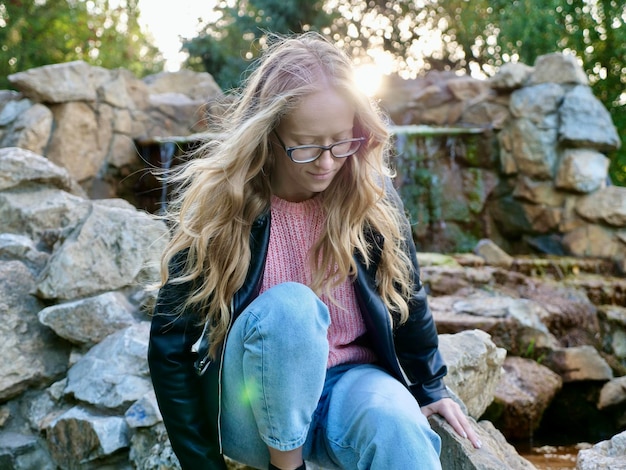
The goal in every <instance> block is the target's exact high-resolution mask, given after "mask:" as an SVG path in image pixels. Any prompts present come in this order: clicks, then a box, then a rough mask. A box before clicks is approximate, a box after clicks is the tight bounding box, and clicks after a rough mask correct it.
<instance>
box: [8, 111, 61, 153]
mask: <svg viewBox="0 0 626 470" xmlns="http://www.w3.org/2000/svg"><path fill="white" fill-rule="evenodd" d="M23 102H28V103H29V107H28V108H27V109H25V110H24V111H23V112H22V113H20V114H19V115H18V116H17V117H16V118H15V119H14V120H13V121H12V122H11V125H10V127H9V129H8V130H7V133H6V136H5V138H4V139H0V147H20V148H23V149H25V150H30V151H32V152H35V153H39V154H43V153H44V152H45V150H46V146H47V145H48V141H49V140H50V135H51V134H52V130H53V116H52V112H51V111H50V109H49V108H47V107H46V106H44V105H42V104H39V103H35V104H32V105H30V100H23Z"/></svg>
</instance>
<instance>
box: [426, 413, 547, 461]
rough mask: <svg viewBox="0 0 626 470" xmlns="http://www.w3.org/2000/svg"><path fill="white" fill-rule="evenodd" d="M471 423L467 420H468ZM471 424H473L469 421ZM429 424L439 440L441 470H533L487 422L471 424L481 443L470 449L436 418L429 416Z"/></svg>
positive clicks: (469, 446) (465, 442)
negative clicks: (480, 445)
mask: <svg viewBox="0 0 626 470" xmlns="http://www.w3.org/2000/svg"><path fill="white" fill-rule="evenodd" d="M470 419H471V418H470ZM471 421H472V422H474V420H473V419H472V420H471ZM474 423H475V422H474ZM430 424H431V426H432V427H433V429H434V430H435V432H437V434H439V435H440V436H441V438H442V439H441V457H440V460H441V466H442V468H444V469H445V470H502V469H505V468H506V469H508V470H534V469H535V466H534V465H533V464H532V463H530V462H529V461H528V460H526V459H525V458H523V457H522V456H520V455H519V454H518V453H517V451H516V450H515V449H514V448H513V446H512V445H511V444H509V443H508V442H506V439H505V438H504V436H503V435H502V433H501V432H499V431H498V430H497V429H496V428H495V427H494V426H493V424H491V423H490V422H489V421H480V422H479V423H478V424H474V430H475V431H476V433H477V434H478V437H479V439H480V440H481V442H482V443H483V447H482V448H481V449H474V448H473V447H472V445H471V444H470V442H469V441H468V440H467V439H463V438H462V437H460V436H459V435H458V434H456V432H455V431H454V430H453V429H452V427H451V426H450V425H449V424H448V423H447V422H446V421H445V420H444V419H443V418H441V417H440V416H438V415H433V416H432V417H431V418H430Z"/></svg>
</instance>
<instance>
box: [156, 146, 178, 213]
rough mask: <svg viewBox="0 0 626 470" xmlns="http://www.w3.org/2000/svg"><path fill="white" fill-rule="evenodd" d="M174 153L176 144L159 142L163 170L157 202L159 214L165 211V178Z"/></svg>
mask: <svg viewBox="0 0 626 470" xmlns="http://www.w3.org/2000/svg"><path fill="white" fill-rule="evenodd" d="M175 152H176V144H175V143H174V142H161V144H160V145H159V156H160V160H161V169H162V170H163V174H162V177H161V199H160V201H159V207H160V211H161V213H164V212H165V210H166V209H167V185H168V182H167V177H168V175H169V171H170V168H171V167H172V160H173V159H174V153H175Z"/></svg>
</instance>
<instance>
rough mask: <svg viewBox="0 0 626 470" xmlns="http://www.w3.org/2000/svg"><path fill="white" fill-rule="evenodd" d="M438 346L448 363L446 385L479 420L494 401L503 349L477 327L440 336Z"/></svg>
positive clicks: (504, 352) (503, 353)
mask: <svg viewBox="0 0 626 470" xmlns="http://www.w3.org/2000/svg"><path fill="white" fill-rule="evenodd" d="M439 349H440V351H441V354H442V356H443V358H444V360H445V361H446V365H447V366H448V375H447V376H446V378H445V379H444V380H445V383H446V385H447V386H448V387H450V389H452V391H454V393H455V394H456V395H457V396H458V397H459V398H460V399H461V400H462V401H463V403H464V404H465V405H466V406H467V410H468V413H469V414H470V416H473V417H474V418H476V419H478V417H480V416H481V415H482V414H483V412H484V411H485V409H486V408H487V407H488V406H489V404H490V403H491V401H492V400H493V396H494V394H495V390H496V387H497V386H498V383H499V381H500V374H501V368H502V364H503V362H504V358H505V357H506V351H505V350H504V349H502V348H498V347H496V345H495V344H494V343H493V341H491V339H490V338H489V335H488V334H487V333H485V332H484V331H480V330H469V331H463V332H461V333H458V334H455V335H445V334H443V335H440V336H439Z"/></svg>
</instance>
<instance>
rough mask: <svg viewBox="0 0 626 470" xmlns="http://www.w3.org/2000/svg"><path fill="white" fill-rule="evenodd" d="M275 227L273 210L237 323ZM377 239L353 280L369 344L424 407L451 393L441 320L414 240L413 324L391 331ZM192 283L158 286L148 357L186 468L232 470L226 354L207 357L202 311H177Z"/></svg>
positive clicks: (254, 247)
mask: <svg viewBox="0 0 626 470" xmlns="http://www.w3.org/2000/svg"><path fill="white" fill-rule="evenodd" d="M269 233H270V216H269V214H266V215H263V216H261V217H260V218H259V219H258V220H257V221H255V223H254V225H253V228H252V232H251V236H250V247H251V251H252V259H251V262H250V267H249V269H248V273H247V277H246V281H245V283H244V285H243V286H242V288H241V289H240V290H239V291H238V292H237V293H236V294H235V296H234V298H233V300H232V317H233V321H234V319H235V318H236V317H237V316H238V315H239V314H240V313H241V312H242V311H243V310H244V309H245V307H246V306H247V305H248V304H249V303H250V302H251V301H252V300H253V299H254V298H255V297H256V296H257V295H258V293H259V289H260V286H261V281H262V275H263V270H264V265H265V257H266V255H267V246H268V242H269ZM370 238H371V240H370V241H371V243H370V246H371V247H372V253H371V254H372V257H371V259H372V260H373V263H371V264H370V266H369V268H367V267H366V266H365V264H364V263H363V260H362V259H361V257H360V256H359V255H355V259H356V261H357V267H358V272H357V276H356V278H355V280H354V286H355V291H356V296H357V300H358V304H359V306H360V309H361V312H362V314H363V318H364V320H365V324H366V326H367V332H368V337H369V341H370V345H371V346H372V348H373V349H374V351H375V353H376V355H377V357H378V359H379V363H380V365H381V366H383V367H384V368H385V369H386V370H387V371H389V373H390V374H391V375H393V376H394V377H396V378H397V379H398V380H399V381H401V382H402V383H404V384H405V385H406V386H407V387H408V388H409V389H410V391H411V392H412V394H413V395H414V396H415V398H416V399H417V400H418V402H419V403H420V405H422V406H423V405H427V404H429V403H432V402H435V401H438V400H439V399H441V398H444V397H447V396H448V393H447V391H446V388H445V385H444V383H443V376H444V375H445V374H446V366H445V364H444V362H443V359H442V357H441V355H440V354H439V351H438V338H437V332H436V329H435V324H434V321H433V318H432V315H431V312H430V308H429V307H428V303H427V297H426V292H425V290H424V288H423V287H422V284H421V282H420V280H419V267H418V264H417V258H416V252H415V246H414V244H413V242H412V241H409V246H408V249H409V251H410V256H411V259H412V260H413V263H414V264H415V277H416V279H415V281H416V282H415V286H416V288H415V292H414V293H413V296H412V298H411V300H410V303H409V306H410V317H409V319H408V321H407V322H406V323H404V324H402V325H400V326H398V327H396V328H395V329H392V326H391V322H390V319H389V315H388V311H387V308H386V307H385V305H384V303H383V302H382V299H381V298H380V296H379V295H378V294H377V292H376V288H375V273H376V269H377V267H378V263H379V260H380V252H381V248H382V245H383V242H384V240H383V237H382V236H380V235H379V234H377V233H371V234H370ZM409 238H410V237H409ZM183 260H184V255H181V256H178V257H174V259H173V261H172V263H171V265H170V271H171V273H173V274H175V273H176V272H177V271H178V270H179V269H180V266H181V262H182V261H183ZM190 287H191V286H190V285H185V284H171V283H167V284H165V286H163V287H162V288H161V290H160V291H159V295H158V299H157V304H156V307H155V312H154V316H153V318H152V327H151V333H150V345H149V350H148V363H149V365H150V373H151V376H152V382H153V385H154V390H155V392H156V397H157V400H158V403H159V408H160V410H161V413H162V415H163V422H164V423H165V427H166V429H167V432H168V435H169V439H170V442H171V444H172V448H173V450H174V452H175V453H176V455H177V456H178V458H179V460H180V463H181V466H182V468H183V469H194V470H195V469H200V468H201V469H204V470H207V469H225V468H226V466H225V463H224V459H223V457H222V455H221V445H220V441H219V413H220V406H219V402H220V400H219V396H220V393H221V384H220V369H221V360H220V361H215V362H211V361H208V360H206V357H207V355H206V351H207V350H208V344H207V341H206V335H202V332H203V330H202V328H201V327H200V326H198V320H199V316H198V314H197V313H195V312H185V313H184V314H183V315H179V316H175V315H172V312H173V311H174V310H175V306H177V305H178V304H179V303H180V301H181V300H183V299H185V298H186V296H187V295H188V294H189V291H190ZM198 344H199V345H200V346H199V347H198Z"/></svg>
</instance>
